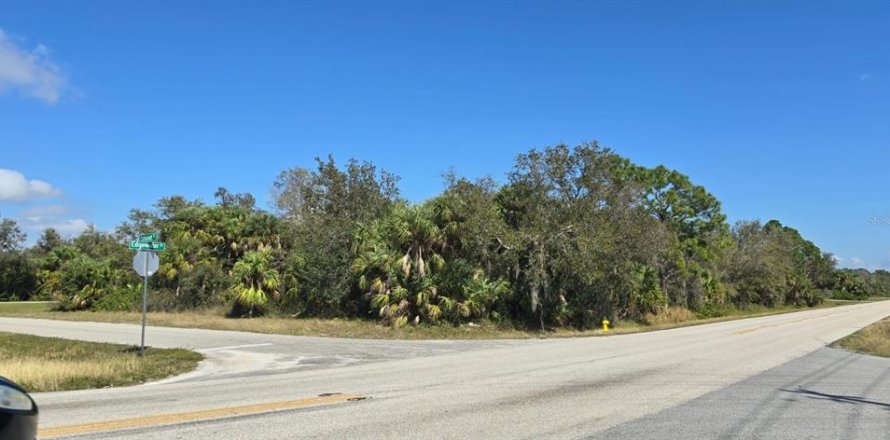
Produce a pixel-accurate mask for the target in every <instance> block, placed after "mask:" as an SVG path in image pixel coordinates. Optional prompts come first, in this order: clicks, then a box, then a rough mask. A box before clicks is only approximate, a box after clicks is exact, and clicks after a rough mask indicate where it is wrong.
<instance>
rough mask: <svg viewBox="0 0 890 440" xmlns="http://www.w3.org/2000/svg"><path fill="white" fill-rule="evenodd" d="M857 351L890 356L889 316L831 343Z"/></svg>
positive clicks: (834, 345)
mask: <svg viewBox="0 0 890 440" xmlns="http://www.w3.org/2000/svg"><path fill="white" fill-rule="evenodd" d="M831 346H832V347H835V348H845V349H847V350H850V351H855V352H857V353H865V354H871V355H875V356H883V357H890V318H884V319H882V320H880V321H878V322H876V323H874V324H871V325H869V326H868V327H865V328H863V329H862V330H859V331H858V332H856V333H853V334H852V335H850V336H847V337H845V338H843V339H839V340H837V341H835V342H834V343H832V344H831Z"/></svg>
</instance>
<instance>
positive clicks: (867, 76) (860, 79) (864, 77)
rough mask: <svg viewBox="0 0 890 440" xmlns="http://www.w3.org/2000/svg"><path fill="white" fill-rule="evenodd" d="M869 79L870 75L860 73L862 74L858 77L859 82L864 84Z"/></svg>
mask: <svg viewBox="0 0 890 440" xmlns="http://www.w3.org/2000/svg"><path fill="white" fill-rule="evenodd" d="M869 79H871V74H870V73H862V74H860V75H859V82H866V81H868V80H869Z"/></svg>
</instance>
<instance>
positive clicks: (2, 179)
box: [0, 168, 62, 202]
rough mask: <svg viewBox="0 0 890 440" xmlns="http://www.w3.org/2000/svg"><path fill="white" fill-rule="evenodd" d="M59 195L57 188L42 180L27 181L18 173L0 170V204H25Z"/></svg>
mask: <svg viewBox="0 0 890 440" xmlns="http://www.w3.org/2000/svg"><path fill="white" fill-rule="evenodd" d="M61 194H62V192H61V191H59V189H58V188H55V187H53V186H52V185H50V184H48V183H46V182H44V181H42V180H28V179H26V178H25V175H24V174H22V173H20V172H18V171H15V170H7V169H3V168H0V202H25V201H28V200H34V199H40V198H46V197H56V196H59V195H61Z"/></svg>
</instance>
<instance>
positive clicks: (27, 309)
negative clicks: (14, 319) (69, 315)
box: [0, 301, 55, 315]
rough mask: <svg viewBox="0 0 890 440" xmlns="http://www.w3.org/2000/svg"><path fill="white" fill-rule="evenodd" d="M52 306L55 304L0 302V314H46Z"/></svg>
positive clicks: (47, 302) (43, 302)
mask: <svg viewBox="0 0 890 440" xmlns="http://www.w3.org/2000/svg"><path fill="white" fill-rule="evenodd" d="M54 305H55V303H54V302H51V301H40V302H37V301H17V302H0V313H3V314H10V315H15V314H28V313H40V312H48V311H50V310H52V308H53V306H54Z"/></svg>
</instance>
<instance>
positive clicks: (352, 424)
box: [0, 302, 890, 439]
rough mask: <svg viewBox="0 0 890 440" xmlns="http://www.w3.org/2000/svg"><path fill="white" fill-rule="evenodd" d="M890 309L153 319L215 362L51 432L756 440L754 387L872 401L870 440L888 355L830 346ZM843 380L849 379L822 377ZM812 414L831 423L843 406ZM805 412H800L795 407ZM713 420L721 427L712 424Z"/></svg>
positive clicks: (48, 325)
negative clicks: (466, 334) (524, 318)
mask: <svg viewBox="0 0 890 440" xmlns="http://www.w3.org/2000/svg"><path fill="white" fill-rule="evenodd" d="M888 315H890V302H876V303H867V304H857V305H851V306H845V307H837V308H829V309H817V310H808V311H804V312H797V313H790V314H783V315H774V316H768V317H760V318H751V319H744V320H736V321H728V322H722V323H714V324H707V325H700V326H693V327H685V328H678V329H673V330H665V331H659V332H650V333H639V334H631V335H620V336H611V337H593V338H572V339H529V340H504V341H379V340H353V339H332V338H312V337H295V336H279V335H262V334H253V333H239V332H222V331H212V330H197V329H175V328H159V327H150V328H149V331H148V334H147V343H148V344H149V345H151V346H157V347H184V348H190V349H195V350H198V351H201V352H203V353H204V354H205V355H206V356H207V361H205V362H204V363H203V364H202V365H201V366H200V367H199V369H198V370H197V371H195V372H193V373H189V374H187V375H184V376H180V377H176V378H171V379H168V380H165V381H161V382H157V383H152V384H146V385H142V386H136V387H126V388H115V389H101V390H84V391H75V392H63V393H38V394H36V395H35V396H34V397H35V400H37V402H38V404H39V405H40V406H41V410H42V411H41V426H42V428H43V429H44V430H45V431H44V437H47V438H48V437H49V435H48V434H46V433H52V434H53V435H58V436H59V437H64V436H65V435H67V434H75V433H78V434H79V435H80V436H81V437H78V438H97V439H98V438H124V439H131V438H132V439H170V438H183V439H185V438H201V437H204V438H220V439H222V438H226V439H228V438H232V439H239V438H244V439H248V438H250V439H257V438H263V439H292V438H412V439H418V438H455V439H457V438H461V439H465V438H591V437H592V438H607V437H605V435H607V434H608V433H624V434H626V435H619V436H617V437H615V436H613V435H610V436H609V437H608V438H630V437H634V438H656V437H658V438H665V436H666V437H669V438H737V437H740V436H742V435H743V434H745V433H746V432H747V433H749V434H750V433H754V434H756V432H755V431H750V430H747V431H746V425H745V424H744V422H743V421H742V419H743V418H744V417H749V418H750V417H751V415H750V411H749V410H750V406H751V405H752V401H754V400H756V399H750V398H749V399H744V398H741V397H740V398H739V399H735V400H733V399H727V398H725V396H727V395H736V396H742V397H743V396H744V393H743V392H742V391H744V390H747V391H748V392H754V393H758V392H761V393H762V392H766V393H767V396H773V397H772V399H773V400H771V401H768V402H760V405H767V406H769V405H773V404H783V403H782V402H786V401H787V399H792V400H794V399H796V401H799V402H805V403H814V401H815V400H816V399H820V398H821V399H828V401H831V402H838V401H843V402H845V404H846V405H850V406H849V407H848V408H854V407H863V408H864V407H868V408H871V409H868V408H866V409H863V410H862V411H860V413H859V414H860V415H859V416H858V419H857V418H855V417H854V416H850V417H851V419H850V420H853V422H850V423H848V425H849V426H850V427H848V431H849V432H850V433H854V434H856V433H860V434H862V435H864V436H865V437H862V438H868V435H869V433H873V432H874V431H873V430H870V429H871V428H870V427H873V426H874V423H875V422H874V420H873V413H874V411H873V408H882V409H883V408H884V407H881V406H879V405H876V404H872V403H867V402H878V403H881V402H887V401H888V398H890V396H883V395H881V394H880V393H881V392H880V391H879V389H882V388H884V389H886V388H887V387H881V386H878V385H875V384H883V383H884V382H886V381H887V375H884V376H881V375H880V374H879V375H878V376H875V377H874V378H872V376H874V374H875V372H877V371H879V370H880V368H878V367H877V366H876V365H880V364H881V363H882V362H887V361H885V360H883V359H877V358H872V357H869V356H860V355H853V354H849V353H846V352H843V351H839V350H832V349H826V348H824V347H825V345H826V344H828V343H830V342H832V341H834V340H836V339H839V338H841V337H843V336H846V335H848V334H850V333H853V332H855V331H856V330H858V329H860V328H862V327H864V326H866V325H868V324H869V323H872V322H874V321H877V320H879V319H881V318H883V317H885V316H888ZM0 331H11V332H21V333H30V334H37V335H43V336H57V337H68V338H74V339H82V340H90V341H101V342H118V343H130V344H132V343H133V342H134V341H138V332H139V326H137V325H123V324H105V323H84V322H67V321H49V320H27V319H16V318H0ZM837 359H840V360H837ZM835 361H837V362H835ZM801 362H802V363H801ZM795 363H797V364H795ZM838 365H842V367H841V368H839V367H838ZM887 366H890V364H888V365H887ZM860 369H861V370H862V371H859V370H860ZM777 371H778V373H776V372H777ZM795 371H800V377H795V375H794V374H795V373H794V372H795ZM771 374H779V376H778V377H781V378H782V379H783V380H781V381H776V380H771V379H769V377H773V376H770V375H771ZM763 378H766V379H765V380H761V379H763ZM819 378H821V379H819ZM837 378H845V379H844V380H846V381H848V382H850V383H849V386H848V387H847V386H846V385H844V384H837V383H835V384H833V385H832V386H830V387H828V388H826V387H825V386H824V385H825V384H824V383H822V382H821V381H824V380H835V379H837ZM816 379H819V380H816ZM752 381H753V382H752ZM862 381H866V385H867V384H872V385H870V386H863V384H862ZM779 382H781V383H779ZM797 382H799V383H798V385H800V386H801V388H799V391H795V390H798V388H795V387H794V385H795V383H797ZM752 383H753V384H755V385H756V386H755V385H751V384H752ZM745 384H748V385H745ZM740 386H741V387H742V388H737V387H740ZM746 387H747V388H746ZM758 387H759V388H758ZM778 387H782V388H787V389H789V390H790V391H776V390H777V389H778ZM740 390H741V391H740ZM752 390H753V391H752ZM758 390H759V391H758ZM764 390H766V391H764ZM721 393H723V394H721ZM726 393H729V394H726ZM733 393H735V394H733ZM818 393H821V394H818ZM823 395H824V396H823ZM715 396H716V397H715ZM720 396H724V397H720ZM820 396H821V397H820ZM830 396H835V397H834V400H831V399H832V398H831V397H830ZM837 396H846V397H848V398H850V399H847V400H843V399H840V398H838V397H837ZM313 399H322V400H321V401H317V400H313ZM708 399H711V400H708ZM715 399H716V400H715ZM783 399H786V400H783ZM856 399H858V400H856ZM882 399H883V400H882ZM306 402H309V403H306ZM313 402H315V403H313ZM318 402H320V403H318ZM758 402H759V401H758ZM821 403H824V402H821ZM718 404H719V405H718ZM746 405H747V406H746ZM715 406H719V408H717V407H715ZM786 406H788V407H789V408H792V409H793V408H796V406H795V405H792V404H787V405H786ZM244 408H258V410H257V411H247V412H245V410H244ZM814 408H815V409H816V410H818V411H823V410H824V411H825V412H824V413H823V414H821V415H822V416H825V417H830V416H831V414H832V412H831V411H832V410H833V409H832V408H828V407H824V406H816V407H814ZM792 409H788V408H786V410H787V411H790V412H788V414H797V413H795V412H794V411H793V410H792ZM703 410H712V411H716V413H715V414H718V415H719V416H720V417H721V418H720V420H719V422H720V423H719V424H716V421H714V423H712V421H711V420H709V419H702V418H701V417H702V414H706V412H703ZM671 411H674V412H677V411H679V412H677V413H676V414H677V417H689V420H688V423H689V424H690V426H698V427H699V428H700V429H698V430H695V429H693V430H689V431H688V432H686V431H677V429H676V426H674V427H671V426H672V425H669V424H668V425H664V426H663V427H662V425H663V423H662V422H660V421H659V420H660V419H658V417H661V416H662V415H663V414H673V413H671ZM746 411H748V412H746ZM857 411H858V410H857ZM196 414H199V415H202V414H203V416H195V415H196ZM769 414H772V416H770V417H773V416H775V415H776V414H782V412H781V411H780V412H775V411H773V412H770V413H769ZM806 414H817V415H819V413H818V412H816V413H806V412H804V413H800V414H797V416H795V417H796V419H795V420H797V422H795V423H797V424H796V425H795V426H798V428H799V427H800V426H804V427H805V426H806V421H805V420H804V421H803V424H802V425H801V424H800V419H801V417H804V416H805V415H806ZM176 415H179V416H180V417H179V418H177V417H176ZM761 415H762V414H761ZM883 415H884V417H886V413H883ZM168 416H169V417H168ZM757 417H758V415H755V416H754V418H755V419H756V418H757ZM764 417H766V416H764ZM145 420H150V421H153V422H151V423H146V422H144V421H145ZM671 420H675V419H671ZM678 420H680V422H679V423H686V422H683V420H684V419H682V418H681V419H678ZM765 420H766V419H765ZM857 420H858V422H857ZM882 420H883V419H882ZM138 421H142V423H141V424H140V423H137V422H138ZM109 423H117V424H116V425H115V424H112V425H109ZM764 423H765V425H764V426H766V427H767V428H769V429H774V428H775V426H781V425H782V424H780V423H777V422H769V423H767V422H764ZM103 424H104V425H103ZM711 425H715V426H717V425H719V426H720V427H721V428H720V429H718V430H710V431H709V430H708V429H706V428H707V426H711ZM74 426H81V427H84V426H87V427H90V426H91V427H93V428H92V430H89V429H88V430H86V431H77V432H74V431H72V430H71V429H70V427H74ZM103 426H104V428H103ZM109 426H110V427H109ZM684 426H685V425H684ZM66 427H69V430H68V431H66V430H65V428H66ZM733 427H735V428H733ZM860 428H861V429H860ZM49 429H54V431H47V430H49ZM622 429H624V430H625V431H621V430H622ZM733 429H735V432H733ZM796 429H797V428H796ZM762 432H773V431H769V430H767V431H762ZM794 432H797V433H800V430H799V429H798V430H797V431H794ZM631 433H633V435H631ZM645 433H650V434H652V435H651V437H646V435H644V434H645ZM775 433H776V434H777V435H779V434H780V433H779V432H778V431H776V432H775ZM686 434H688V435H686ZM732 434H737V435H736V436H735V437H733V435H732ZM754 434H752V435H754ZM701 435H704V437H702V436H701ZM727 435H729V437H726V436H727ZM601 436H602V437H601ZM628 436H629V437H628ZM750 438H757V437H750ZM789 438H792V437H789ZM813 438H833V437H830V436H826V437H818V436H817V437H813Z"/></svg>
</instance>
